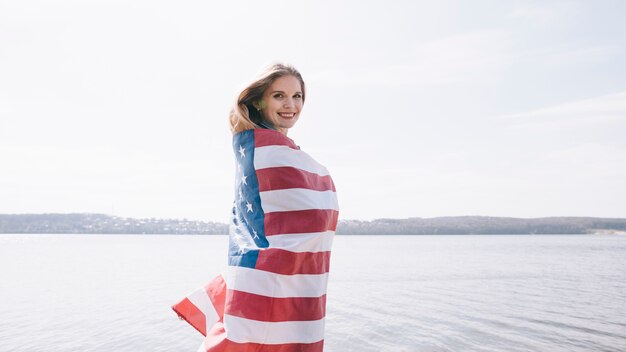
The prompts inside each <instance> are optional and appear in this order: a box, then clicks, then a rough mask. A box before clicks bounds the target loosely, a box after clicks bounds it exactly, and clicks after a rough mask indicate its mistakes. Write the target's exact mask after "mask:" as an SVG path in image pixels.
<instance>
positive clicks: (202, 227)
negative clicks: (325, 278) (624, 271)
mask: <svg viewBox="0 0 626 352" xmlns="http://www.w3.org/2000/svg"><path fill="white" fill-rule="evenodd" d="M336 232H337V234H338V235H473V234H476V235H478V234H481V235H533V234H535V235H559V234H598V235H620V236H621V235H626V218H594V217H545V218H530V219H524V218H510V217H489V216H451V217H436V218H418V217H415V218H408V219H376V220H372V221H363V220H340V221H339V224H338V225H337V231H336ZM0 233H4V234H9V233H10V234H87V235H88V234H120V235H124V234H145V235H161V234H171V235H184V234H188V235H223V234H226V233H228V225H227V224H224V223H218V222H205V221H194V220H187V219H182V220H180V219H157V218H144V219H135V218H124V217H117V216H111V215H106V214H90V213H73V214H0Z"/></svg>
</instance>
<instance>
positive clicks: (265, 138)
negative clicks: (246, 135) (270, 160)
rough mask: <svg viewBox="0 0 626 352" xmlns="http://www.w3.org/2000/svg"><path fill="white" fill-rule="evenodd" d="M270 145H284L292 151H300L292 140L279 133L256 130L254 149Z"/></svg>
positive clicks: (261, 129)
mask: <svg viewBox="0 0 626 352" xmlns="http://www.w3.org/2000/svg"><path fill="white" fill-rule="evenodd" d="M268 145H284V146H287V147H289V148H291V149H300V148H298V146H297V145H296V143H295V142H294V141H293V140H292V139H291V138H289V137H287V136H285V135H284V134H282V133H280V132H278V131H274V130H268V129H263V128H256V129H255V130H254V147H255V148H258V147H266V146H268Z"/></svg>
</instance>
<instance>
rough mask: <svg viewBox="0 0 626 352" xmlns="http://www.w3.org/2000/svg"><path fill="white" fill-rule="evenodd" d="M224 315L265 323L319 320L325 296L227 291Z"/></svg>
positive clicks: (321, 316)
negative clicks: (290, 295) (282, 295)
mask: <svg viewBox="0 0 626 352" xmlns="http://www.w3.org/2000/svg"><path fill="white" fill-rule="evenodd" d="M226 302H229V303H227V304H226V310H225V311H224V313H225V314H230V315H232V316H237V317H240V318H246V319H252V320H260V321H267V322H279V321H307V320H319V319H322V318H324V315H325V314H326V295H324V296H320V297H285V298H276V297H267V296H261V295H255V294H253V293H247V292H241V291H235V290H228V291H227V293H226Z"/></svg>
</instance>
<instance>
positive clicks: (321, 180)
mask: <svg viewBox="0 0 626 352" xmlns="http://www.w3.org/2000/svg"><path fill="white" fill-rule="evenodd" d="M256 176H257V179H258V181H259V192H265V191H274V190H279V189H289V188H306V189H311V190H314V191H335V184H334V183H333V180H332V179H331V178H330V175H326V176H320V175H318V174H315V173H312V172H308V171H304V170H301V169H296V168H294V167H270V168H267V169H260V170H256Z"/></svg>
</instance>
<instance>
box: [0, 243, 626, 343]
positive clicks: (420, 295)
mask: <svg viewBox="0 0 626 352" xmlns="http://www.w3.org/2000/svg"><path fill="white" fill-rule="evenodd" d="M226 246H227V244H226V237H225V236H129V235H95V236H93V235H92V236H88V235H0V351H29V352H35V351H196V349H197V347H198V346H199V344H200V341H201V336H200V335H199V334H198V333H197V332H196V331H195V330H194V329H192V328H191V327H189V326H188V325H187V324H186V323H184V322H182V321H179V320H178V319H177V318H176V316H175V314H174V313H173V312H172V311H171V310H170V308H169V307H170V305H171V304H172V303H174V302H176V301H177V300H179V299H180V298H182V297H183V296H184V295H185V294H186V293H188V292H189V291H191V290H193V289H195V288H196V287H197V286H199V285H200V284H202V283H204V282H206V281H208V280H209V279H210V278H212V277H213V276H215V275H216V274H217V273H218V272H219V271H220V270H221V269H223V268H224V267H225V266H224V263H225V260H226V258H225V252H226ZM325 350H326V351H331V352H343V351H359V352H360V351H429V352H434V351H624V350H626V237H624V236H575V235H572V236H339V237H336V239H335V245H334V252H333V257H332V264H331V276H330V281H329V288H328V312H327V322H326V349H325Z"/></svg>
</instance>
